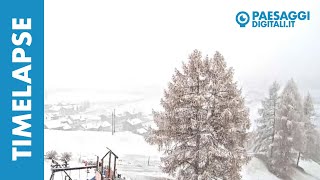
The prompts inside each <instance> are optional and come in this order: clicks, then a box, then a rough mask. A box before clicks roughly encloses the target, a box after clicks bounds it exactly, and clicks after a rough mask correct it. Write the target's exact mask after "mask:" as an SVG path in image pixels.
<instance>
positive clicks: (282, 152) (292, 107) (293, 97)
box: [271, 80, 303, 177]
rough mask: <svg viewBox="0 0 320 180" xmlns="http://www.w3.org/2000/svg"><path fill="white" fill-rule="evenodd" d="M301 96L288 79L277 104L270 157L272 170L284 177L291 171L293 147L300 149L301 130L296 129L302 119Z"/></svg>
mask: <svg viewBox="0 0 320 180" xmlns="http://www.w3.org/2000/svg"><path fill="white" fill-rule="evenodd" d="M301 112H302V105H301V97H300V95H299V92H298V88H297V86H296V83H295V82H294V81H293V80H290V81H288V83H287V85H286V87H285V88H284V90H283V92H282V94H281V97H280V105H279V121H277V122H276V135H275V139H274V145H273V157H272V159H271V169H272V171H273V172H274V173H275V174H276V175H278V176H280V177H286V176H288V174H289V173H290V172H292V171H291V164H293V162H294V159H295V155H296V154H295V153H294V151H293V148H295V149H296V150H297V151H302V148H303V146H302V144H303V138H302V137H299V135H301V132H302V131H298V127H299V125H300V122H301V121H302V118H303V117H302V113H301Z"/></svg>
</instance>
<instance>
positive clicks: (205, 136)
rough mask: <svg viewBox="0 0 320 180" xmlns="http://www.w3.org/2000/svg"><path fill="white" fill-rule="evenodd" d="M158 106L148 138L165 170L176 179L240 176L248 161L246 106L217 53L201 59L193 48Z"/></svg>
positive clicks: (233, 177) (222, 59)
mask: <svg viewBox="0 0 320 180" xmlns="http://www.w3.org/2000/svg"><path fill="white" fill-rule="evenodd" d="M161 105H162V107H163V110H162V111H159V112H154V121H155V123H156V124H157V126H158V129H157V130H152V131H151V132H150V134H149V136H148V138H147V141H148V142H150V143H151V144H158V145H159V146H160V147H161V149H162V150H163V151H164V154H165V157H164V158H162V162H163V170H164V172H167V173H170V174H172V175H175V176H176V178H177V179H190V180H200V179H201V180H208V179H232V180H239V179H240V178H241V176H240V170H241V166H242V165H243V164H244V163H246V162H247V160H248V158H247V154H246V150H245V148H244V143H245V141H246V138H247V137H246V136H247V132H246V130H247V129H248V128H249V125H250V124H249V118H248V109H247V108H246V107H245V105H244V99H243V98H242V96H241V91H240V90H238V89H237V85H236V83H235V82H233V70H232V69H231V68H227V66H226V63H225V61H224V58H223V56H222V55H221V54H220V53H219V52H217V53H215V55H214V57H213V58H208V57H205V58H202V56H201V52H199V51H197V50H195V51H194V52H193V53H192V54H191V55H190V56H189V62H188V63H187V64H183V69H182V71H179V70H176V71H175V74H174V75H173V78H172V82H170V83H169V86H168V89H167V90H166V91H165V93H164V97H163V99H162V100H161Z"/></svg>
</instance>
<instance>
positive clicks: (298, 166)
mask: <svg viewBox="0 0 320 180" xmlns="http://www.w3.org/2000/svg"><path fill="white" fill-rule="evenodd" d="M300 156H301V153H300V152H299V155H298V160H297V167H299V161H300Z"/></svg>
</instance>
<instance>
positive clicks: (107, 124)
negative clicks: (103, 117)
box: [101, 121, 111, 127]
mask: <svg viewBox="0 0 320 180" xmlns="http://www.w3.org/2000/svg"><path fill="white" fill-rule="evenodd" d="M101 126H102V127H109V126H111V124H110V123H108V122H107V121H104V122H102V123H101Z"/></svg>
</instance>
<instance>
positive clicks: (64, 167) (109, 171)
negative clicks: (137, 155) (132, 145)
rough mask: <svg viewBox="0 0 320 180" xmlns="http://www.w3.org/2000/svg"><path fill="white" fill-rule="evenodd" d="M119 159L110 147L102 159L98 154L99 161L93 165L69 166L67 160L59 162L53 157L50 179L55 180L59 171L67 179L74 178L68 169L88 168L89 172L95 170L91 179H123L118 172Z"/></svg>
mask: <svg viewBox="0 0 320 180" xmlns="http://www.w3.org/2000/svg"><path fill="white" fill-rule="evenodd" d="M117 159H118V156H117V155H116V154H115V153H114V152H113V151H111V150H110V149H109V151H108V152H107V153H106V154H105V155H104V156H103V157H102V159H101V160H100V159H99V157H98V156H97V161H96V163H94V164H93V165H87V164H86V165H85V166H80V167H69V166H68V163H67V162H65V163H64V164H59V163H58V162H57V161H56V160H54V159H52V164H51V176H50V180H54V177H55V173H57V172H63V173H64V174H65V179H63V180H73V179H72V178H71V176H70V174H69V173H68V171H69V172H71V171H76V170H83V169H86V170H87V172H88V171H89V169H94V170H95V177H93V178H91V179H89V180H123V179H125V178H121V174H117V168H116V165H117ZM87 180H88V178H87Z"/></svg>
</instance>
